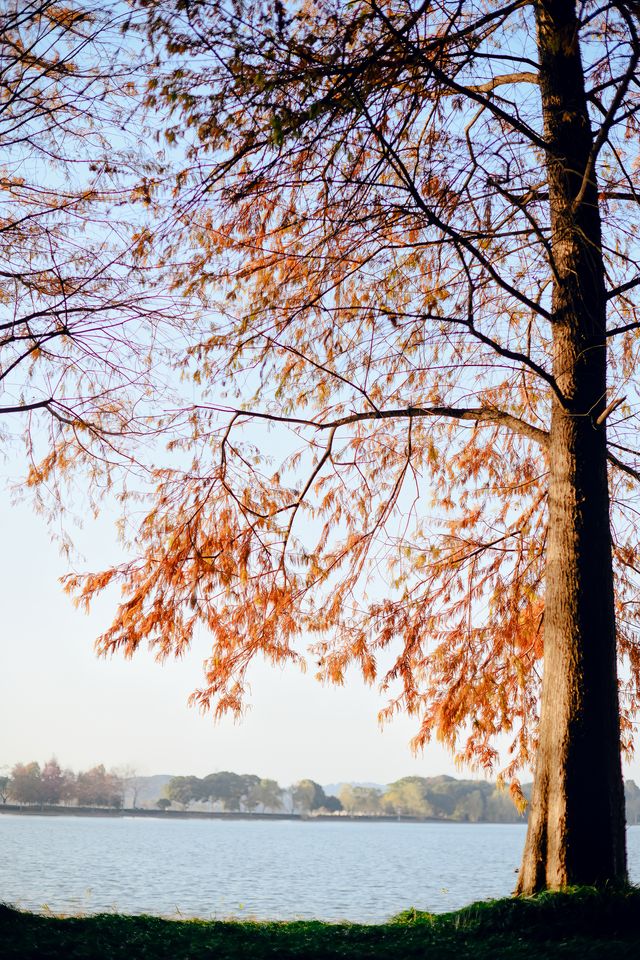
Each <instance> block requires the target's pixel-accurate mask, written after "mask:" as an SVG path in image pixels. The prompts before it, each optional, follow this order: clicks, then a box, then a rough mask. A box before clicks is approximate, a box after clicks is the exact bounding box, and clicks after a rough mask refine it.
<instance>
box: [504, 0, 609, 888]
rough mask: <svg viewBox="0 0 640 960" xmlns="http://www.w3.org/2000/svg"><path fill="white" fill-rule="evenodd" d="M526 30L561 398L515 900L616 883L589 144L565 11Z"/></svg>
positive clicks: (599, 318)
mask: <svg viewBox="0 0 640 960" xmlns="http://www.w3.org/2000/svg"><path fill="white" fill-rule="evenodd" d="M536 21H537V30H538V48H539V58H540V91H541V97H542V109H543V117H544V124H545V137H546V140H547V143H548V145H549V146H548V150H547V157H546V163H547V172H548V180H549V198H550V200H549V202H550V214H551V230H552V250H553V259H554V270H555V275H554V287H553V304H552V313H553V322H552V336H553V342H554V375H555V378H556V381H557V383H558V385H559V388H560V390H561V392H562V399H561V400H559V399H558V398H557V397H554V401H553V411H552V419H551V432H550V443H549V470H550V477H549V528H548V539H547V571H546V596H545V618H544V677H543V684H542V704H541V717H540V735H539V745H538V752H537V758H536V772H535V783H534V790H533V797H532V802H531V812H530V818H529V829H528V833H527V840H526V845H525V851H524V857H523V862H522V867H521V871H520V877H519V880H518V887H517V892H518V893H521V894H530V893H534V892H535V891H537V890H541V889H548V888H551V889H557V888H560V887H565V886H569V885H573V884H604V883H623V882H625V880H626V850H625V819H624V788H623V781H622V770H621V763H620V718H619V706H618V685H617V671H616V628H615V612H614V596H613V570H612V559H611V533H610V521H609V492H608V482H607V451H606V423H605V422H603V423H600V424H599V423H598V418H599V416H600V414H601V413H602V412H603V411H604V409H605V407H606V403H607V401H606V362H607V355H606V337H605V327H606V299H605V282H604V264H603V259H602V247H601V230H600V214H599V209H598V192H597V185H596V180H595V172H593V171H591V170H590V164H591V153H592V149H593V143H594V137H593V133H592V130H591V124H590V120H589V115H588V112H587V103H586V97H585V90H584V74H583V70H582V63H581V58H580V48H579V42H578V29H577V21H576V13H575V3H574V2H572V0H538V2H537V3H536ZM585 171H586V176H585ZM583 180H584V181H585V182H584V183H583Z"/></svg>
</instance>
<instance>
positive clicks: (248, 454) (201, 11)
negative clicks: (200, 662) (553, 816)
mask: <svg viewBox="0 0 640 960" xmlns="http://www.w3.org/2000/svg"><path fill="white" fill-rule="evenodd" d="M144 6H145V9H147V11H148V16H149V21H148V29H149V30H150V32H151V34H152V35H153V36H154V38H155V39H156V41H157V42H160V41H161V40H164V42H165V43H166V45H167V55H168V61H167V67H166V70H165V72H164V73H161V71H160V68H159V67H157V66H156V67H155V68H154V69H155V74H154V77H153V78H152V81H151V83H150V84H149V88H148V93H147V101H148V105H149V106H150V108H152V109H155V110H160V111H162V110H167V111H171V116H172V119H171V120H168V121H167V123H168V124H170V125H169V126H168V127H167V140H168V141H169V142H178V143H179V144H180V145H181V150H183V151H184V152H185V153H186V155H187V156H188V166H187V167H186V168H182V169H181V170H180V172H179V174H178V175H177V178H176V188H175V209H176V221H175V228H174V232H173V233H172V234H171V235H169V234H168V233H167V234H166V235H165V236H166V238H167V239H166V244H165V247H164V253H163V257H164V263H165V265H166V268H167V270H168V272H169V273H170V276H171V280H172V282H173V284H174V286H175V288H176V289H180V290H181V291H183V292H184V293H185V294H187V295H189V296H199V297H201V298H202V301H203V303H204V304H205V306H207V307H208V308H210V310H211V315H212V317H213V319H212V322H211V332H210V335H209V336H208V337H206V338H204V339H202V340H201V341H200V342H198V343H197V344H196V345H194V346H193V347H192V349H191V351H190V353H189V356H188V357H187V358H186V359H185V360H184V362H183V363H182V372H183V374H184V376H185V377H187V378H191V379H192V381H193V383H194V385H195V386H194V389H198V390H201V391H202V393H201V394H199V399H198V402H197V403H196V404H195V407H194V416H193V418H192V421H191V423H192V433H189V434H185V435H184V437H183V438H182V439H181V440H179V441H176V448H177V449H182V450H183V451H184V456H185V459H186V460H188V461H189V466H188V468H185V469H178V468H175V469H172V470H166V471H163V472H161V473H159V474H158V486H157V496H156V500H155V503H154V505H153V508H152V509H151V510H150V512H149V513H148V515H147V517H146V519H145V520H144V521H143V523H142V524H141V527H140V530H139V533H138V540H137V546H138V549H139V555H138V557H137V558H136V559H134V560H132V561H131V562H129V563H126V564H124V565H122V566H121V567H119V568H118V569H117V570H113V571H110V572H109V574H108V575H105V574H97V575H89V576H86V577H73V578H71V579H70V580H69V581H68V588H69V589H70V590H71V591H72V592H74V593H75V594H76V595H77V596H78V597H79V599H80V600H81V601H83V602H88V601H90V600H91V599H92V598H93V597H94V596H95V595H96V594H97V593H99V592H100V591H101V590H102V589H103V588H104V586H105V585H106V583H107V582H111V581H113V580H116V581H118V582H120V584H121V586H122V590H123V600H122V603H121V605H120V607H119V610H118V613H117V616H116V618H115V620H114V623H113V625H112V626H111V628H110V629H109V630H108V631H107V632H106V633H105V634H104V635H103V636H102V637H101V638H100V640H99V641H98V649H99V650H100V651H101V652H102V653H108V652H111V651H114V650H123V651H124V652H125V654H126V655H127V656H130V655H132V654H133V653H134V652H135V651H136V649H137V648H138V647H139V646H140V645H141V644H143V643H149V644H150V646H151V647H152V648H153V649H154V650H155V651H156V653H157V654H158V656H159V657H166V656H169V655H180V654H182V653H183V651H184V650H185V648H186V647H187V646H188V645H189V643H190V641H191V640H192V638H193V635H194V631H195V630H196V627H197V626H198V625H200V624H203V625H205V626H206V627H207V628H208V630H209V631H210V632H211V635H212V640H213V649H212V653H211V656H210V658H209V659H208V660H207V662H206V664H205V683H204V685H203V686H202V688H201V689H200V690H198V691H197V692H196V693H195V694H194V695H193V699H194V701H195V702H196V703H198V704H200V705H201V706H203V707H205V708H209V707H210V706H213V707H214V709H215V711H216V713H220V712H222V711H224V710H232V711H236V712H237V711H239V710H240V709H241V706H242V703H243V698H244V695H245V692H246V673H247V669H248V668H249V665H250V664H251V662H252V660H253V658H254V657H256V656H257V655H262V656H265V657H266V658H267V659H268V660H270V661H271V662H273V663H283V662H287V661H289V662H294V663H301V662H303V658H304V652H305V648H306V647H307V646H308V648H309V651H310V654H311V656H312V657H313V659H314V660H315V661H316V662H317V671H318V676H319V677H320V678H321V679H323V680H327V681H330V682H333V683H343V682H345V680H346V677H347V670H348V669H349V667H350V666H352V665H356V666H357V667H358V668H359V669H360V670H361V672H362V675H363V677H364V678H365V680H366V681H367V682H370V683H379V684H380V685H381V687H382V689H383V690H384V691H385V692H386V693H387V695H388V697H389V702H388V706H387V708H386V709H385V710H384V711H383V714H382V718H383V719H386V718H388V717H391V716H392V715H393V714H394V713H395V712H396V711H399V710H401V711H408V712H409V713H410V714H413V715H415V716H416V717H417V718H418V721H419V729H418V732H417V735H416V738H415V741H414V744H415V746H416V747H421V746H423V745H424V744H425V743H427V742H428V740H429V739H430V738H431V737H432V736H434V735H435V736H438V737H439V738H440V739H441V740H443V741H444V742H445V743H446V744H448V745H449V746H450V747H451V748H452V749H453V750H454V751H456V753H457V755H458V756H459V757H460V758H461V759H462V760H464V761H465V762H474V763H476V764H480V765H481V766H484V767H490V766H492V765H493V764H494V763H495V762H496V759H497V757H496V746H495V741H496V736H497V735H498V734H501V733H504V732H507V733H509V734H510V741H511V742H510V747H509V749H508V755H507V757H506V762H505V763H504V774H505V776H507V777H510V778H511V777H513V776H514V775H515V773H516V771H517V770H518V768H519V767H521V766H522V765H523V764H528V763H529V762H530V761H531V757H532V752H533V750H534V747H535V739H536V724H537V718H538V717H537V711H538V706H537V703H538V687H539V663H540V659H541V657H542V652H543V651H542V639H541V637H542V633H541V625H542V619H543V615H544V597H543V569H544V555H545V530H546V473H547V460H546V456H547V454H546V440H547V428H548V422H549V412H550V401H551V397H552V396H553V394H554V393H555V394H557V393H558V386H557V383H556V382H555V380H554V378H553V375H552V372H551V371H552V364H551V356H550V353H551V347H550V316H551V314H550V310H551V302H550V285H551V280H552V276H553V264H552V262H551V257H550V246H549V238H550V229H551V225H550V222H549V212H548V204H547V193H546V190H547V186H546V182H545V172H544V168H543V162H542V157H543V154H544V147H545V140H544V136H545V135H544V133H543V132H540V129H541V121H540V100H539V92H538V88H537V74H536V65H535V63H536V61H535V57H536V52H535V39H534V36H533V24H532V14H531V10H530V6H529V5H522V4H519V3H514V4H504V3H495V2H489V3H484V2H483V3H475V2H472V3H465V4H458V3H449V2H448V0H440V2H438V3H435V4H405V3H400V2H391V3H389V4H385V5H384V6H378V5H377V4H376V3H374V2H357V3H353V4H344V5H334V4H329V3H324V2H322V0H318V2H310V0H307V2H304V3H302V4H297V5H291V6H290V7H284V6H283V5H280V4H276V5H275V7H274V9H273V10H271V9H269V10H267V11H266V12H265V11H264V10H263V8H262V5H258V4H251V3H246V4H245V3H237V4H233V5H232V6H230V5H229V4H226V3H216V2H213V0H212V2H209V3H204V4H194V5H193V6H192V7H189V9H188V10H186V8H185V12H184V14H183V13H182V12H181V11H182V8H181V6H180V4H177V5H176V6H175V8H174V7H173V6H172V5H171V4H167V3H165V2H154V0H146V2H145V4H144ZM631 16H632V15H631V14H629V17H631ZM633 18H636V15H635V14H633ZM636 19H637V18H636ZM628 29H629V28H628V24H627V23H626V21H625V20H624V17H622V16H620V15H619V14H618V13H617V12H616V6H615V5H612V6H603V7H602V10H601V11H600V12H599V13H597V14H596V13H594V14H593V18H592V20H591V21H590V22H589V25H588V27H587V25H585V27H584V31H583V36H582V43H583V44H584V46H585V50H586V52H585V56H584V61H585V64H586V67H585V69H586V73H587V80H588V83H589V84H590V86H591V87H592V88H593V89H597V90H599V91H600V93H599V94H597V95H596V94H594V98H595V99H594V103H596V100H597V99H598V97H600V98H601V100H600V101H599V103H600V107H602V109H603V110H605V112H606V109H607V104H609V103H610V101H611V97H612V95H613V94H612V93H611V91H612V90H614V89H616V83H617V82H618V81H617V80H616V77H618V75H619V73H620V71H619V70H618V67H617V66H616V62H617V61H616V57H617V56H620V57H621V58H622V54H618V53H616V54H615V55H614V52H613V51H614V47H615V44H616V43H618V42H619V43H620V45H621V47H624V49H625V50H628V48H629V45H630V44H631V46H633V44H632V41H631V40H630V39H629V33H628ZM625 44H626V46H625ZM609 45H611V49H609ZM214 49H215V56H214V54H213V52H212V51H213V50H214ZM514 50H515V51H516V53H514ZM633 96H635V94H632V93H630V92H629V90H628V89H627V88H625V89H624V90H622V89H621V95H620V98H619V101H618V105H617V107H616V110H617V112H616V113H615V116H614V118H613V121H612V124H611V127H610V129H609V138H610V142H611V144H614V145H615V156H614V147H613V146H612V147H611V150H609V149H608V148H606V149H605V148H603V150H602V153H601V155H600V157H599V158H598V176H599V179H600V186H601V190H602V195H603V197H609V198H610V199H608V200H607V201H606V203H607V204H608V206H607V207H606V209H605V208H603V218H604V220H603V222H604V230H605V235H606V241H605V247H604V249H605V251H606V257H607V269H608V271H609V282H610V296H611V301H610V302H611V306H610V317H611V324H612V327H613V328H619V327H624V326H628V330H626V332H625V331H620V336H619V337H618V338H616V337H613V338H612V340H611V344H612V346H611V358H610V359H611V390H612V397H613V396H615V395H616V391H622V390H623V389H624V392H625V394H626V397H627V400H626V402H625V405H624V406H623V407H622V408H621V411H620V413H621V416H620V417H617V418H612V421H611V422H610V423H609V424H608V427H609V437H610V440H611V443H612V444H613V447H612V456H611V462H612V491H613V495H614V499H615V508H614V509H615V517H614V519H615V521H616V524H617V528H616V529H618V530H619V531H620V535H619V536H618V538H617V540H616V549H617V560H616V563H617V576H618V585H619V594H618V595H619V603H620V612H621V617H620V650H621V654H622V655H624V656H626V657H627V658H628V661H629V662H630V665H631V678H632V679H631V681H630V687H629V689H628V690H626V691H625V692H626V693H627V694H628V698H626V699H625V700H624V701H623V708H624V716H625V723H626V724H627V727H626V729H627V732H628V731H629V729H630V727H629V724H630V723H631V719H632V717H633V716H634V714H635V713H636V712H637V709H638V704H639V702H640V688H639V677H640V648H639V646H638V642H637V639H636V637H637V633H636V623H637V611H638V609H639V608H638V603H637V596H638V594H637V573H638V571H637V570H636V568H635V566H634V564H635V555H636V552H637V533H636V530H637V528H636V525H635V522H633V519H632V518H631V512H630V511H631V503H630V500H629V496H630V494H629V491H630V489H631V485H632V484H634V483H635V481H636V480H637V479H638V474H637V473H636V471H635V467H634V466H633V462H634V461H633V458H634V457H635V456H636V455H637V454H636V451H635V448H634V447H633V444H632V445H631V448H630V449H629V450H627V451H626V452H625V451H624V445H625V443H626V442H627V441H626V440H625V437H626V433H625V431H627V432H628V431H629V429H630V424H633V420H631V419H629V418H631V417H632V416H635V415H636V414H635V411H636V410H637V402H638V397H637V392H636V388H635V384H634V383H633V381H632V380H631V379H630V378H631V377H632V375H633V372H634V369H635V366H636V364H637V330H636V325H637V324H638V323H639V322H640V317H639V316H638V308H637V300H634V298H633V297H634V294H633V289H632V288H633V283H634V276H635V274H634V270H635V269H636V267H637V259H638V258H637V251H636V247H635V240H634V239H633V232H634V231H636V232H637V228H638V226H639V225H638V223H637V222H636V221H637V219H638V210H639V209H640V208H639V207H638V205H637V203H636V204H635V206H634V204H633V203H630V202H629V199H631V200H632V201H633V199H634V198H635V200H636V201H637V194H636V193H635V191H636V189H637V174H636V172H634V163H637V160H638V151H637V132H638V131H637V120H636V116H637V114H636V113H635V112H634V110H633V109H632V106H631V103H632V98H633ZM602 98H604V99H602ZM634 102H635V101H634ZM594 110H595V111H596V113H597V110H596V107H594ZM625 111H626V112H625ZM622 114H624V125H626V124H627V123H630V124H632V126H633V129H634V131H635V134H634V136H632V137H628V136H626V131H624V132H623V133H618V127H619V123H622V120H621V119H620V118H621V117H622ZM152 202H153V204H155V205H156V206H157V207H160V205H161V203H162V202H163V198H161V197H160V195H159V194H158V193H157V192H155V193H153V198H152ZM634 264H635V266H634ZM623 384H624V387H623V386H622V385H623ZM616 444H619V445H621V446H617V447H616V446H615V445H616ZM621 451H622V452H621ZM639 455H640V454H639ZM624 457H626V458H627V459H626V460H625V461H624V462H623V458H624ZM622 611H624V615H622ZM627 740H628V737H627ZM514 789H516V790H517V788H515V787H514Z"/></svg>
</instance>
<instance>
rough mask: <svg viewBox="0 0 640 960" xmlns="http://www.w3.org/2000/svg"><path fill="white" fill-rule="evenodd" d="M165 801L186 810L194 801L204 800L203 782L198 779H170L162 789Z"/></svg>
mask: <svg viewBox="0 0 640 960" xmlns="http://www.w3.org/2000/svg"><path fill="white" fill-rule="evenodd" d="M164 792H165V794H166V798H167V800H170V801H171V802H172V803H178V804H180V806H181V807H182V808H183V809H186V808H187V807H188V806H189V804H190V803H193V802H194V801H195V800H203V799H205V796H204V793H203V781H202V780H200V778H199V777H172V778H171V780H169V783H168V784H167V785H166V787H165V788H164Z"/></svg>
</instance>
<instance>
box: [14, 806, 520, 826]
mask: <svg viewBox="0 0 640 960" xmlns="http://www.w3.org/2000/svg"><path fill="white" fill-rule="evenodd" d="M2 813H10V814H17V815H19V816H25V817H116V818H118V817H119V818H122V817H143V818H144V817H153V818H154V819H156V820H157V819H160V820H272V821H273V820H298V821H302V822H316V821H318V820H322V821H330V822H331V823H340V822H341V821H348V822H351V823H468V821H464V820H451V819H445V818H444V817H410V816H400V815H389V814H381V815H380V816H368V815H366V814H363V815H362V816H360V815H352V814H344V813H341V814H335V813H318V814H303V813H241V812H237V811H223V810H212V811H208V810H149V809H146V808H142V807H121V808H120V809H114V808H112V807H58V806H38V805H37V804H29V805H20V804H15V803H5V804H0V814H2ZM477 822H478V823H488V822H494V821H485V820H483V821H477ZM524 822H525V821H524V820H523V821H522V823H524ZM471 825H472V824H471Z"/></svg>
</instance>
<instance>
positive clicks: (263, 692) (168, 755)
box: [0, 493, 640, 785]
mask: <svg viewBox="0 0 640 960" xmlns="http://www.w3.org/2000/svg"><path fill="white" fill-rule="evenodd" d="M0 518H1V530H2V544H3V549H2V551H1V553H0V583H1V584H2V611H3V612H2V643H1V644H0V731H1V740H0V767H3V766H4V767H7V766H8V767H11V766H12V765H13V764H14V763H16V762H18V761H30V760H38V761H40V762H41V763H42V762H43V761H45V760H47V759H48V758H49V757H50V756H52V755H54V754H55V755H56V756H57V758H58V759H59V761H60V763H62V764H63V765H65V766H70V767H72V768H73V769H76V770H77V769H86V768H87V767H89V766H92V765H94V764H96V763H104V764H105V765H106V766H107V767H111V766H114V767H117V766H120V767H124V766H128V767H132V768H135V769H136V770H137V771H138V772H139V773H140V774H153V773H170V774H189V773H194V774H197V775H199V776H202V775H204V774H207V773H210V772H213V771H215V770H225V769H230V770H234V771H236V772H238V773H257V774H258V775H260V776H265V777H266V776H268V777H274V778H275V779H277V780H278V781H279V782H280V783H281V784H282V785H287V784H289V783H292V782H294V781H295V780H298V779H301V778H302V777H311V778H313V779H314V780H318V781H319V782H321V783H334V782H337V781H342V780H359V781H373V782H380V783H387V782H390V781H392V780H395V779H397V778H399V777H401V776H406V775H408V774H414V775H420V776H433V775H436V774H440V773H448V774H452V775H457V776H464V775H467V776H469V775H471V776H477V775H478V774H476V773H470V772H469V771H466V770H457V769H456V767H455V766H454V764H453V762H452V760H451V758H450V756H449V754H448V753H447V752H446V751H445V750H444V749H442V748H441V747H440V746H439V745H437V744H434V745H432V746H430V747H429V748H427V750H426V751H425V753H424V754H423V755H421V756H418V757H414V756H413V755H412V754H411V751H410V749H409V740H410V738H411V735H412V734H413V733H414V732H415V729H416V722H415V721H413V720H410V719H408V718H405V717H401V718H399V719H398V720H396V721H394V722H393V723H392V724H390V725H389V726H387V727H386V728H385V729H384V730H383V731H380V729H379V727H378V723H377V712H378V710H379V708H380V707H381V706H382V705H383V703H384V701H383V700H382V699H381V698H380V697H379V695H378V694H377V692H376V691H375V690H372V689H370V688H366V687H365V686H364V685H363V684H362V682H361V681H360V679H359V678H358V677H357V676H356V675H353V676H352V677H351V681H350V683H349V684H348V685H347V686H345V687H343V688H335V687H333V688H332V687H326V686H321V685H320V684H319V683H318V682H317V681H316V680H315V679H314V678H313V676H312V672H311V671H310V672H309V673H308V674H307V675H301V674H300V673H299V672H298V671H297V670H295V669H292V668H290V669H287V670H285V671H279V670H277V669H274V668H272V667H270V666H268V665H266V664H265V665H260V666H259V667H257V668H256V669H255V670H254V673H253V676H252V697H251V705H252V706H251V710H250V711H249V712H248V713H247V715H246V716H245V718H244V719H243V720H242V721H241V722H240V723H234V722H233V721H232V720H227V721H223V722H222V723H219V724H214V723H213V721H212V719H211V717H210V716H207V715H202V714H201V713H199V711H198V710H196V709H194V708H190V707H189V706H188V705H187V698H188V695H189V693H190V692H191V690H192V689H193V688H194V687H195V686H197V685H198V683H199V680H200V677H201V661H202V659H203V658H204V656H205V654H206V636H202V637H201V638H200V644H201V646H200V648H199V649H194V650H192V652H191V654H190V655H188V656H187V657H185V658H184V659H183V660H181V661H179V662H176V661H171V662H167V663H165V664H164V665H159V664H157V663H156V662H155V661H154V659H153V658H152V657H151V656H150V655H149V654H148V653H147V651H140V652H139V653H138V654H137V655H136V657H134V659H133V660H128V661H126V660H124V659H123V658H119V657H115V658H112V659H109V660H101V659H98V658H97V657H96V656H95V654H94V652H93V649H92V643H93V640H94V639H95V637H96V636H97V635H98V634H99V632H100V631H101V629H102V628H104V627H105V626H106V625H107V624H108V622H109V616H110V612H111V610H112V605H113V603H114V602H115V599H116V598H115V596H113V595H112V596H111V598H104V599H103V600H101V602H100V605H99V606H98V607H96V608H95V610H94V611H93V612H92V613H91V615H89V616H87V615H86V614H85V613H82V612H81V611H78V610H76V609H75V608H74V606H73V604H72V602H71V600H70V599H69V598H68V597H67V596H66V595H65V594H64V593H63V591H62V588H61V586H60V584H59V582H58V578H59V577H60V576H62V575H63V574H64V573H65V572H67V571H68V565H67V562H66V561H65V560H63V559H62V558H61V556H60V554H59V551H58V548H57V546H56V545H55V544H53V543H52V542H51V539H50V535H49V531H48V529H47V526H46V523H45V521H44V519H43V518H41V517H39V516H37V515H36V514H34V512H33V509H32V508H31V507H30V506H29V505H28V504H20V505H18V506H12V505H11V503H10V500H9V497H8V496H7V494H6V493H5V494H4V495H3V499H2V509H1V510H0ZM112 522H113V518H112V517H109V516H105V517H104V518H101V519H100V520H98V521H93V520H88V521H87V522H86V524H85V527H84V529H83V530H82V531H81V532H80V533H79V534H78V541H79V543H80V545H81V546H82V549H83V551H84V553H85V555H86V558H87V561H88V563H89V566H90V567H92V568H94V569H99V568H102V566H104V565H106V564H108V563H109V562H110V561H111V560H118V559H121V558H122V555H120V552H119V547H118V546H117V545H116V541H115V536H114V533H113V529H112ZM626 774H627V776H632V777H634V778H635V779H636V781H637V782H638V783H640V762H639V761H638V760H635V761H634V762H633V763H632V764H631V765H630V766H627V768H626Z"/></svg>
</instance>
